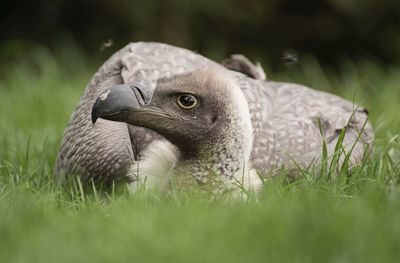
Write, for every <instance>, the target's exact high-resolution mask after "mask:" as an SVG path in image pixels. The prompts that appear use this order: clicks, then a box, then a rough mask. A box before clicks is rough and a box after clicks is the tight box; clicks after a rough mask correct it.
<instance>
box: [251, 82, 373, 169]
mask: <svg viewBox="0 0 400 263" xmlns="http://www.w3.org/2000/svg"><path fill="white" fill-rule="evenodd" d="M255 87H257V89H259V91H258V92H256V93H262V92H263V93H265V94H266V95H264V97H265V98H268V99H266V100H264V101H265V104H266V106H264V110H266V111H267V113H266V114H264V115H263V114H261V113H258V112H257V113H252V115H254V116H255V117H254V119H255V122H257V121H259V119H260V118H262V121H260V124H261V125H259V126H260V127H256V129H255V134H254V137H255V141H254V150H253V155H252V161H253V163H254V165H255V166H256V167H262V168H264V169H265V167H267V168H277V169H278V168H280V166H282V165H286V166H288V165H287V164H288V162H292V163H293V161H294V160H295V161H296V162H297V163H298V164H301V165H303V166H304V167H307V166H308V165H310V164H311V163H312V162H315V161H316V159H317V158H320V157H321V155H322V154H321V153H322V144H323V140H325V142H326V144H327V148H328V154H330V155H332V154H333V152H334V149H335V146H336V143H337V140H338V138H339V134H340V131H341V130H342V129H344V128H345V129H346V136H345V139H344V142H343V145H344V146H345V148H346V149H347V150H348V151H349V150H350V149H352V148H353V145H354V149H353V153H352V155H351V156H352V157H351V162H352V163H353V164H354V163H356V162H357V161H359V160H360V159H361V158H362V156H363V154H364V150H365V147H364V146H365V145H370V144H371V143H372V140H373V136H374V135H373V129H372V126H371V124H370V123H369V122H368V115H367V113H366V111H365V109H364V108H361V107H359V106H358V105H356V104H354V103H352V102H350V101H347V100H345V99H342V98H340V97H338V96H335V95H332V94H328V93H325V92H320V91H316V90H312V89H310V88H307V87H304V86H301V85H297V84H289V83H276V82H264V85H258V86H255ZM260 96H261V95H260V94H259V95H258V97H260ZM253 103H254V104H256V105H253V106H252V105H251V104H253ZM260 107H262V106H260V105H259V102H258V101H255V102H250V108H253V109H254V108H260ZM253 122H254V121H253ZM257 128H258V129H257ZM321 133H322V134H321Z"/></svg>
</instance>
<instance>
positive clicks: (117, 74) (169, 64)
mask: <svg viewBox="0 0 400 263" xmlns="http://www.w3.org/2000/svg"><path fill="white" fill-rule="evenodd" d="M205 63H210V60H208V59H206V58H205V57H203V56H200V55H198V54H195V53H193V52H191V51H188V50H186V49H182V48H177V47H173V46H169V45H166V44H160V43H143V42H139V43H133V44H129V45H127V46H126V47H125V48H123V49H121V50H120V51H118V52H117V53H115V54H114V55H113V56H112V57H111V58H110V59H109V60H108V61H106V62H105V63H104V65H103V66H102V67H101V68H100V69H99V71H98V72H97V73H96V74H95V75H94V77H93V78H92V80H91V81H90V83H89V85H88V86H87V88H86V90H85V93H84V95H83V96H82V98H81V100H80V102H79V104H78V106H77V108H76V109H75V112H74V113H73V115H72V117H71V119H70V121H69V124H68V126H67V128H66V130H65V133H64V138H63V141H62V145H61V148H60V151H59V154H58V157H57V164H56V175H58V176H60V175H79V176H80V177H81V178H82V179H84V180H90V179H93V180H95V181H97V180H99V181H102V182H106V183H108V182H111V181H112V180H118V179H119V178H121V179H126V174H127V171H128V170H129V169H130V167H131V166H132V164H133V163H134V161H135V157H136V158H137V157H138V155H139V154H140V152H141V149H142V148H143V147H146V146H147V145H148V143H150V142H151V141H152V140H153V139H154V138H159V137H160V136H159V135H157V134H156V133H155V132H152V131H150V130H148V129H145V128H139V127H135V126H128V125H127V124H125V123H120V122H111V121H107V120H103V119H101V120H98V121H97V122H96V124H94V125H93V124H92V122H91V109H92V106H93V103H94V101H95V100H96V98H97V97H98V96H99V95H100V93H102V92H103V91H105V90H106V89H108V88H110V87H111V86H113V85H116V84H122V83H132V82H135V81H140V80H143V79H145V80H147V81H155V80H157V79H159V78H163V77H170V76H172V75H173V74H182V73H186V72H191V71H193V70H196V69H197V68H200V67H202V66H203V65H204V64H205Z"/></svg>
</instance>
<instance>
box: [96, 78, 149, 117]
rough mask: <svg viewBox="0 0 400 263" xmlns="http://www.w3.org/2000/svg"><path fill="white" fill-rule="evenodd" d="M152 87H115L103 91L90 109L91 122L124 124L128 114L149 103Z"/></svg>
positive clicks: (141, 108) (124, 85) (123, 85)
mask: <svg viewBox="0 0 400 263" xmlns="http://www.w3.org/2000/svg"><path fill="white" fill-rule="evenodd" d="M153 92H154V87H152V86H146V87H145V88H143V87H140V85H128V84H122V85H115V86H113V87H111V88H110V89H108V90H106V91H104V92H103V93H101V94H100V95H99V97H98V98H97V99H96V102H95V103H94V105H93V107H92V122H93V123H95V122H96V120H97V119H98V118H102V119H106V120H112V121H120V122H126V121H127V119H128V117H129V114H130V113H131V112H134V111H141V110H143V108H144V107H145V106H146V105H148V104H149V103H150V102H151V99H152V97H153Z"/></svg>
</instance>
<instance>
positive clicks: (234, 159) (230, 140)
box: [176, 103, 253, 186]
mask: <svg viewBox="0 0 400 263" xmlns="http://www.w3.org/2000/svg"><path fill="white" fill-rule="evenodd" d="M235 105H238V103H236V104H235ZM239 105H240V106H237V107H235V108H234V109H230V111H229V114H228V115H225V116H224V118H222V119H221V122H223V123H222V124H221V125H220V126H221V127H224V129H220V131H219V133H217V134H214V135H213V136H211V137H210V138H209V139H208V140H206V141H205V142H203V143H202V144H201V145H199V146H198V147H197V151H196V153H195V154H194V155H193V154H191V153H184V152H182V154H181V158H180V159H179V161H178V163H177V167H176V171H177V179H178V181H179V180H180V179H182V178H188V176H189V177H191V181H195V182H197V183H198V184H200V185H210V184H211V185H213V184H214V185H217V186H218V185H222V186H227V185H231V184H232V183H240V182H242V181H243V179H244V177H247V176H248V173H249V170H250V167H249V163H248V162H249V158H250V152H251V148H252V138H253V137H252V126H251V120H250V115H249V112H248V108H247V103H242V104H239Z"/></svg>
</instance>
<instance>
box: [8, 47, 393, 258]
mask: <svg viewBox="0 0 400 263" xmlns="http://www.w3.org/2000/svg"><path fill="white" fill-rule="evenodd" d="M69 52H70V51H65V50H64V51H63V50H61V51H59V52H58V53H57V54H56V55H55V56H53V55H50V54H49V53H48V52H46V51H45V50H41V51H40V50H38V51H35V52H33V53H32V57H31V58H30V60H29V61H30V62H29V63H28V62H22V61H19V62H15V63H14V64H10V65H8V66H7V68H6V69H5V70H4V72H1V75H0V76H1V79H0V262H113V261H122V262H153V261H158V262H271V261H274V262H311V261H312V262H398V260H399V258H400V188H399V187H400V185H399V184H400V163H399V161H400V139H399V138H398V137H397V136H398V134H399V128H400V118H399V116H400V115H399V110H400V106H399V102H400V89H399V84H400V67H384V66H382V65H380V63H377V62H374V61H373V60H365V61H358V62H353V61H351V60H348V59H345V58H343V59H341V62H340V63H339V64H338V65H339V66H338V69H336V70H333V69H330V68H326V67H321V66H319V64H318V62H317V61H316V60H315V59H314V58H312V57H305V58H302V60H301V61H300V64H298V65H296V66H294V67H292V68H287V69H285V70H284V71H281V72H272V73H270V74H269V77H270V78H271V79H274V80H285V81H292V82H299V83H303V84H306V85H309V86H312V87H313V88H315V89H321V90H327V91H331V92H334V93H336V94H340V95H342V96H344V97H346V98H348V99H350V100H354V101H356V102H358V103H361V104H363V105H365V106H366V107H367V108H369V111H370V113H371V114H370V116H371V120H372V122H373V124H374V126H375V128H376V140H375V151H374V154H373V156H372V157H371V158H368V159H366V160H365V161H364V162H363V164H362V165H360V166H359V167H356V168H355V169H354V170H353V171H351V172H345V173H343V175H342V176H340V177H338V178H329V177H328V176H327V177H322V178H315V177H309V176H305V177H304V178H301V179H299V180H298V181H296V182H294V183H291V184H288V183H287V181H286V180H285V179H284V178H275V179H269V180H267V181H266V184H265V188H264V189H263V191H262V193H261V194H260V196H259V197H258V198H257V199H248V200H247V201H232V200H231V201H229V200H228V201H227V200H220V199H218V198H206V197H204V196H200V195H197V194H194V193H177V192H171V193H168V194H167V195H164V196H161V195H148V194H143V193H140V194H136V195H128V194H126V193H118V194H116V193H114V194H113V193H111V194H109V195H105V194H102V193H97V194H89V195H85V194H82V192H81V191H79V187H77V186H75V187H74V186H72V185H71V186H69V187H60V186H58V185H57V184H56V183H55V182H54V181H53V177H52V176H53V166H54V163H55V158H56V154H57V150H58V147H59V143H60V140H61V138H62V133H63V130H64V128H65V125H66V123H67V121H68V118H69V116H70V114H71V113H72V111H73V109H74V107H75V105H76V103H77V102H78V100H79V97H80V96H81V94H82V92H83V89H84V87H85V86H86V83H87V82H88V80H89V79H90V77H91V75H92V74H93V73H94V72H95V70H96V66H93V65H92V64H90V63H88V61H86V60H85V59H84V58H83V57H82V56H80V55H79V54H76V53H73V54H71V53H69ZM97 66H98V65H97Z"/></svg>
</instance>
